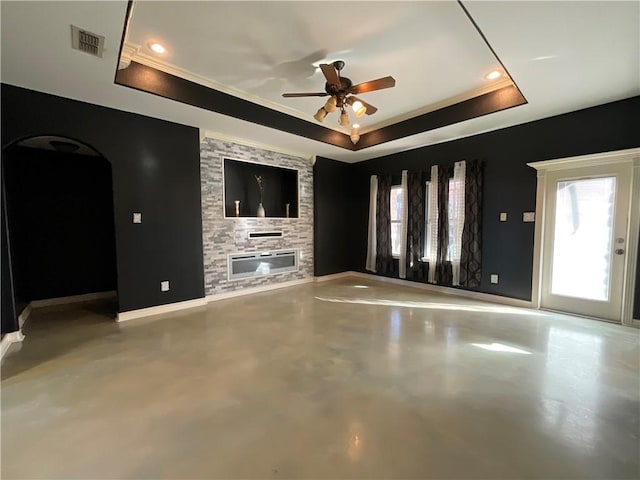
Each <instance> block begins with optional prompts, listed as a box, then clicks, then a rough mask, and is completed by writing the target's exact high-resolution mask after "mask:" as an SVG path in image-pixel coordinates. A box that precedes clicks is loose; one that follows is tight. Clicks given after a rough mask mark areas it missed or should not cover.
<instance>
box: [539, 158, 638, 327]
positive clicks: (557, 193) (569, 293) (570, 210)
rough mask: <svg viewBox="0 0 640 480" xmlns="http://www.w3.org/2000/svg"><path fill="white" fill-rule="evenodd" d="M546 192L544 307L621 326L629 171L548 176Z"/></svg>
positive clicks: (596, 169)
mask: <svg viewBox="0 0 640 480" xmlns="http://www.w3.org/2000/svg"><path fill="white" fill-rule="evenodd" d="M545 189H546V198H545V214H544V218H545V220H544V222H545V226H544V230H545V233H544V245H543V255H542V260H543V261H542V285H541V288H542V290H541V292H542V295H541V305H542V307H544V308H549V309H552V310H560V311H564V312H568V313H577V314H581V315H586V316H590V317H598V318H604V319H608V320H616V321H620V319H621V314H622V291H623V285H624V278H623V276H624V265H625V253H626V242H627V219H628V218H629V206H630V205H629V195H630V189H631V168H630V166H629V165H628V164H613V165H600V166H592V167H583V168H577V169H567V170H559V171H550V172H548V174H547V178H546V181H545Z"/></svg>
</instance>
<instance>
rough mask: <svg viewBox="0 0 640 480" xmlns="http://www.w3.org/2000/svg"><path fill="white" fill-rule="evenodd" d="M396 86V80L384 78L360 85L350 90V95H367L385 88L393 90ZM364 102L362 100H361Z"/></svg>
mask: <svg viewBox="0 0 640 480" xmlns="http://www.w3.org/2000/svg"><path fill="white" fill-rule="evenodd" d="M395 86H396V80H395V78H393V77H383V78H378V79H376V80H371V81H369V82H364V83H359V84H358V85H354V86H353V87H351V88H350V89H349V93H367V92H373V91H374V90H382V89H383V88H391V87H395ZM360 101H362V100H360Z"/></svg>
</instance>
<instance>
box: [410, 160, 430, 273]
mask: <svg viewBox="0 0 640 480" xmlns="http://www.w3.org/2000/svg"><path fill="white" fill-rule="evenodd" d="M424 195H425V180H424V178H423V174H422V172H409V174H408V179H407V206H408V212H407V220H408V221H407V263H406V265H407V278H408V279H411V280H421V281H426V280H427V275H428V264H427V263H424V262H422V260H421V259H422V257H423V256H424V229H425V224H424V218H425V217H424V213H425V212H424V204H425V198H424Z"/></svg>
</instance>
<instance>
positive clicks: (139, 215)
mask: <svg viewBox="0 0 640 480" xmlns="http://www.w3.org/2000/svg"><path fill="white" fill-rule="evenodd" d="M133 223H142V213H139V212H134V213H133Z"/></svg>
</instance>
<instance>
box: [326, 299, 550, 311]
mask: <svg viewBox="0 0 640 480" xmlns="http://www.w3.org/2000/svg"><path fill="white" fill-rule="evenodd" d="M315 298H316V300H320V301H322V302H332V303H355V304H359V305H380V306H384V307H406V308H425V309H432V310H458V311H462V312H484V313H508V314H513V315H535V316H538V315H543V313H541V312H537V311H534V310H527V309H523V308H515V307H508V306H503V305H461V304H454V303H438V302H415V301H409V300H408V301H398V300H384V299H380V298H336V297H332V298H328V297H315Z"/></svg>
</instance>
